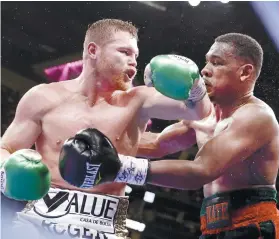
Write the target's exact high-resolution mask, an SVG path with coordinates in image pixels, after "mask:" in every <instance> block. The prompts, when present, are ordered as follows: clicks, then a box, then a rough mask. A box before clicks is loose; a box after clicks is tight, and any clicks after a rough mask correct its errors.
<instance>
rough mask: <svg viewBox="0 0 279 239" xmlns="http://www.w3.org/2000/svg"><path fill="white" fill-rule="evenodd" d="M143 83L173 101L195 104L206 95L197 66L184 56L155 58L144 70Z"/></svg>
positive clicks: (159, 56) (160, 56)
mask: <svg viewBox="0 0 279 239" xmlns="http://www.w3.org/2000/svg"><path fill="white" fill-rule="evenodd" d="M144 82H145V84H146V85H147V86H148V87H150V86H154V87H155V88H156V90H157V91H159V92H160V93H161V94H163V95H165V96H167V97H170V98H172V99H175V100H183V101H184V100H189V101H192V102H197V101H199V100H201V99H202V98H203V97H204V96H205V94H206V87H205V84H204V81H203V79H202V78H201V77H200V74H199V68H198V66H197V65H196V64H195V63H194V62H193V61H192V60H190V59H189V58H186V57H184V56H178V55H158V56H155V57H154V58H152V59H151V61H150V63H149V64H148V65H147V66H146V68H145V71H144Z"/></svg>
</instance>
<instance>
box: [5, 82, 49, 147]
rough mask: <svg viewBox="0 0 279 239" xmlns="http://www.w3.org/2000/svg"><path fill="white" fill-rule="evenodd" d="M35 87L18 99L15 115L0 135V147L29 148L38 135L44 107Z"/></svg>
mask: <svg viewBox="0 0 279 239" xmlns="http://www.w3.org/2000/svg"><path fill="white" fill-rule="evenodd" d="M37 88H38V87H35V88H33V89H31V90H30V91H28V92H27V93H26V94H25V95H24V96H23V97H22V98H21V100H20V101H19V103H18V105H17V109H16V112H15V117H14V119H13V121H12V123H11V124H10V126H9V127H8V128H7V130H6V131H5V133H4V135H3V137H2V140H1V148H4V149H6V150H8V151H9V152H13V151H16V150H18V149H22V148H30V147H31V146H32V145H33V144H34V143H35V141H36V139H37V138H38V136H39V135H40V133H41V117H42V113H43V112H44V109H43V104H41V102H40V101H41V100H42V99H41V97H40V94H39V92H38V89H37Z"/></svg>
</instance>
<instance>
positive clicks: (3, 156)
mask: <svg viewBox="0 0 279 239" xmlns="http://www.w3.org/2000/svg"><path fill="white" fill-rule="evenodd" d="M10 155H11V154H10V152H9V151H8V150H7V149H5V148H1V152H0V160H1V161H0V162H1V164H2V163H3V162H5V160H6V159H8V158H9V157H10Z"/></svg>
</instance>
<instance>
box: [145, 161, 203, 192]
mask: <svg viewBox="0 0 279 239" xmlns="http://www.w3.org/2000/svg"><path fill="white" fill-rule="evenodd" d="M206 182H207V178H206V176H205V175H204V174H203V172H202V170H201V168H200V167H199V166H198V165H196V164H195V163H193V161H187V160H160V161H154V162H151V167H150V172H149V175H148V183H149V184H153V185H157V186H161V187H170V188H177V189H186V190H196V189H199V188H201V187H202V186H203V185H204V184H206Z"/></svg>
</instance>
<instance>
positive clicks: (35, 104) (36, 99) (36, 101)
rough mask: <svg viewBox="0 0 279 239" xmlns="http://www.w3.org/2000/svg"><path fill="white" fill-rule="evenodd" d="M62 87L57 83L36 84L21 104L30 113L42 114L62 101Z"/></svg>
mask: <svg viewBox="0 0 279 239" xmlns="http://www.w3.org/2000/svg"><path fill="white" fill-rule="evenodd" d="M60 88H61V86H60V87H59V86H58V85H56V84H55V83H51V84H45V83H44V84H39V85H36V86H34V87H32V88H31V89H30V90H28V91H27V92H26V93H25V95H24V96H23V97H22V99H21V101H20V103H19V106H20V107H23V108H24V109H27V110H28V111H29V112H30V113H32V112H33V113H34V114H36V115H39V116H42V114H45V113H46V112H48V111H49V110H51V109H53V108H54V107H56V105H59V103H60V102H61V96H62V95H63V93H61V92H62V91H63V90H62V89H60Z"/></svg>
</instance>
